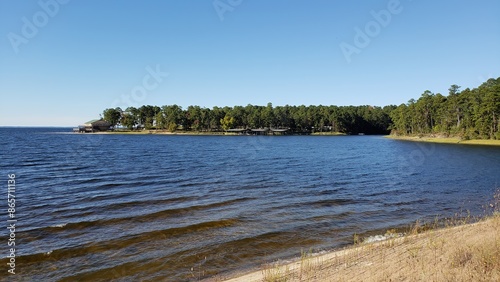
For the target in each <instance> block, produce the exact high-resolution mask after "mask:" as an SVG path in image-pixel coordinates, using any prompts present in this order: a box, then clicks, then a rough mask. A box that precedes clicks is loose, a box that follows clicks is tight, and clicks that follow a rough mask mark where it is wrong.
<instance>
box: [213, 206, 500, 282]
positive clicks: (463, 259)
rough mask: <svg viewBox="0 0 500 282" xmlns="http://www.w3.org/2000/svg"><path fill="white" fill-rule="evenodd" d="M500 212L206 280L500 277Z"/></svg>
mask: <svg viewBox="0 0 500 282" xmlns="http://www.w3.org/2000/svg"><path fill="white" fill-rule="evenodd" d="M499 232H500V216H495V217H492V218H489V219H487V220H485V221H481V222H479V223H474V224H466V225H462V226H457V227H451V228H446V229H439V230H431V231H426V232H424V233H421V234H417V235H407V236H404V237H400V238H394V239H389V240H386V241H382V242H376V243H370V244H361V245H358V246H354V247H351V248H348V249H345V250H339V251H335V252H331V253H327V254H321V255H313V256H310V257H308V258H305V259H296V260H295V261H294V262H291V263H288V264H280V265H278V266H276V265H275V266H263V267H262V269H259V270H255V271H253V272H250V273H244V274H235V275H231V276H232V277H224V276H221V275H220V276H218V277H214V278H210V279H206V280H204V281H232V282H253V281H255V282H256V281H500V233H499Z"/></svg>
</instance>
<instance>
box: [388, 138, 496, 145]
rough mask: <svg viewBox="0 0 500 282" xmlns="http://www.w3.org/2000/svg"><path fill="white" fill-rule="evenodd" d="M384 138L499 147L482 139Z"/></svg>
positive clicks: (493, 141)
mask: <svg viewBox="0 0 500 282" xmlns="http://www.w3.org/2000/svg"><path fill="white" fill-rule="evenodd" d="M384 137H385V138H389V139H393V140H402V141H413V142H430V143H440V144H461V145H486V146H500V140H492V139H488V140H484V139H474V140H461V139H460V138H458V137H427V136H424V137H418V136H396V135H386V136H384Z"/></svg>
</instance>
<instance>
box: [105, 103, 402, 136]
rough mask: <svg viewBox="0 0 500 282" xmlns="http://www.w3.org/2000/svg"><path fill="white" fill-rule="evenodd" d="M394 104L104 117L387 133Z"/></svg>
mask: <svg viewBox="0 0 500 282" xmlns="http://www.w3.org/2000/svg"><path fill="white" fill-rule="evenodd" d="M393 109H394V106H389V107H384V108H380V107H372V106H356V107H355V106H347V107H338V106H321V105H320V106H304V105H302V106H288V105H286V106H276V107H273V106H272V104H271V103H269V104H267V106H256V105H247V106H245V107H243V106H234V107H222V108H221V107H213V108H212V109H209V108H202V107H199V106H189V107H188V108H187V109H183V108H181V107H180V106H177V105H167V106H162V107H157V106H150V105H147V106H142V107H140V108H134V107H129V108H127V109H125V110H122V109H120V108H115V109H112V108H111V109H106V110H104V112H103V118H104V119H105V120H107V121H109V122H110V123H111V124H112V125H113V126H117V125H119V126H123V127H126V128H128V129H135V128H145V129H166V130H169V131H176V130H183V131H224V130H228V129H232V128H254V129H255V128H287V129H290V132H292V133H311V132H325V131H331V132H344V133H361V132H362V133H366V134H385V133H388V128H389V126H390V124H391V120H390V117H389V114H390V112H391V111H392V110H393Z"/></svg>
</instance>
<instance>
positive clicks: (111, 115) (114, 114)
mask: <svg viewBox="0 0 500 282" xmlns="http://www.w3.org/2000/svg"><path fill="white" fill-rule="evenodd" d="M102 116H103V117H104V120H105V121H107V122H109V123H111V126H113V127H115V126H116V125H117V124H118V123H120V120H121V118H122V109H120V108H114V109H112V108H109V109H105V110H104V111H103V113H102Z"/></svg>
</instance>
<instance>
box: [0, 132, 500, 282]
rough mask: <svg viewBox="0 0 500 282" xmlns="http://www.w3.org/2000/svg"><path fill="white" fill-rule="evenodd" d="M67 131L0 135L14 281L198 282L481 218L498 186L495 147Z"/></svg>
mask: <svg viewBox="0 0 500 282" xmlns="http://www.w3.org/2000/svg"><path fill="white" fill-rule="evenodd" d="M69 131H70V129H60V128H36V129H30V128H0V148H1V151H0V156H1V167H0V169H1V172H2V174H1V178H3V180H2V183H4V188H3V189H4V190H5V193H2V194H4V195H5V194H6V190H7V184H6V183H7V179H8V178H7V174H8V173H15V174H16V181H17V182H16V196H17V202H16V203H17V211H16V213H17V216H18V223H17V228H16V232H17V234H16V236H17V237H16V238H17V239H18V241H17V245H16V247H17V255H18V257H17V265H16V270H17V273H18V274H17V276H16V278H17V279H18V280H19V281H57V280H61V281H77V280H79V281H82V280H89V281H110V280H113V281H139V280H142V281H157V280H164V281H189V280H197V279H198V278H199V277H200V276H201V277H203V274H205V275H208V276H210V275H214V274H217V273H220V272H227V271H234V270H238V269H244V268H250V267H254V266H258V265H260V264H262V263H264V262H271V261H273V260H276V259H278V258H287V257H293V256H297V255H299V254H300V251H301V249H309V248H313V249H314V250H329V249H332V248H336V247H340V246H344V245H346V244H349V243H350V242H352V237H353V234H354V233H357V234H376V233H377V232H381V233H383V232H384V231H385V230H386V229H388V228H393V227H399V226H405V225H407V224H409V223H411V222H413V221H415V220H416V219H431V218H433V217H435V216H442V217H445V216H452V215H454V214H455V213H457V212H460V210H470V211H471V212H472V213H473V214H480V213H482V212H483V205H484V204H486V203H487V202H488V201H489V200H490V199H491V197H492V195H493V193H494V191H495V189H496V188H497V187H499V186H500V174H499V173H498V171H499V169H500V148H497V147H483V146H462V145H440V144H421V143H412V142H404V141H395V140H390V139H385V138H383V137H378V136H345V137H320V136H283V137H257V136H159V135H96V134H72V133H68V132H69ZM3 202H4V204H2V205H4V206H5V208H2V210H4V211H5V210H6V208H7V207H6V206H7V204H6V200H5V201H3ZM4 218H6V215H5V216H4ZM4 230H5V229H4ZM6 236H7V233H6V232H3V233H2V238H4V239H2V240H3V241H5V242H6V240H7V237H6ZM5 245H6V244H5ZM3 250H4V251H3V254H2V257H3V259H2V261H1V263H2V264H3V265H5V262H6V260H5V257H6V255H7V253H6V250H7V247H5V246H4V248H3ZM5 271H6V270H5ZM0 277H3V278H0V279H5V278H6V276H5V275H1V276H0Z"/></svg>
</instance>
